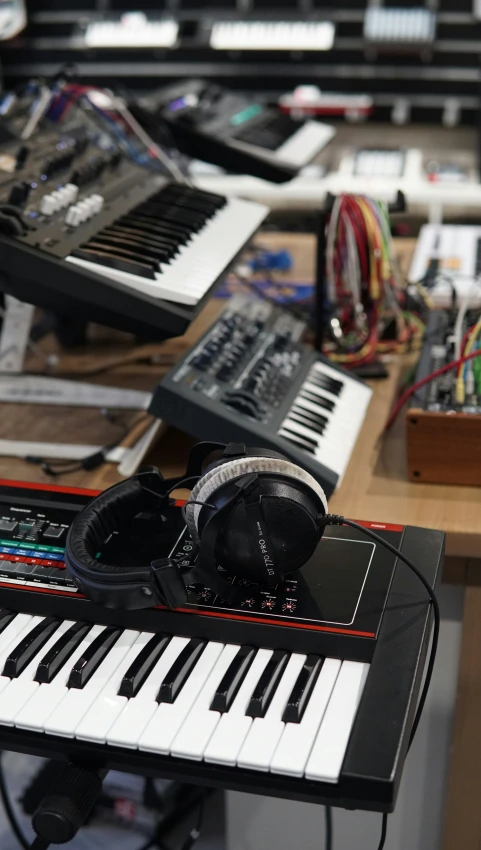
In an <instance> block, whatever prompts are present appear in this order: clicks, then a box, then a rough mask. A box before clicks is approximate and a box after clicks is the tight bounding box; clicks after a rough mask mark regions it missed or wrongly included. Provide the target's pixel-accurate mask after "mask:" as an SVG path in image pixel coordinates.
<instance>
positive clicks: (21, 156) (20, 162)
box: [15, 145, 30, 171]
mask: <svg viewBox="0 0 481 850" xmlns="http://www.w3.org/2000/svg"><path fill="white" fill-rule="evenodd" d="M29 155H30V148H29V147H28V145H22V146H21V147H19V149H18V151H17V160H16V163H15V168H16V170H17V171H19V170H20V169H21V168H23V166H24V165H25V163H26V161H27V159H28V157H29Z"/></svg>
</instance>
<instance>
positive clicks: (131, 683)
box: [118, 632, 171, 699]
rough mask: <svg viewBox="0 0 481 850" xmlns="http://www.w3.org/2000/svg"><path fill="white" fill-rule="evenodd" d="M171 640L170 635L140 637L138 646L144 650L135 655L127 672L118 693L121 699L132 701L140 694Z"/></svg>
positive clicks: (148, 634)
mask: <svg viewBox="0 0 481 850" xmlns="http://www.w3.org/2000/svg"><path fill="white" fill-rule="evenodd" d="M170 639H171V638H170V635H165V634H162V633H161V634H158V635H152V634H150V633H147V632H146V633H145V634H141V635H140V637H139V639H138V641H137V644H140V645H141V646H142V650H141V652H137V653H135V656H134V657H133V658H132V664H131V665H130V666H129V667H127V668H126V670H125V673H124V675H123V677H122V681H121V683H120V687H119V692H118V695H119V696H120V697H127V698H128V699H131V698H132V697H135V696H136V695H137V694H138V692H139V690H140V688H141V687H142V685H143V684H144V682H145V680H146V678H147V676H148V675H149V674H150V673H151V671H152V669H153V667H154V664H156V663H157V661H158V659H159V656H160V655H161V654H162V652H163V651H164V649H165V648H166V646H167V644H168V643H169V641H170ZM137 644H136V646H137Z"/></svg>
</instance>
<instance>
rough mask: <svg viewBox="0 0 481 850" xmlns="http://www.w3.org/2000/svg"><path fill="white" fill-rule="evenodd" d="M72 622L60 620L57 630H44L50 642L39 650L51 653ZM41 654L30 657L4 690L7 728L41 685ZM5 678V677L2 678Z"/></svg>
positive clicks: (2, 715)
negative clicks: (39, 662) (39, 668)
mask: <svg viewBox="0 0 481 850" xmlns="http://www.w3.org/2000/svg"><path fill="white" fill-rule="evenodd" d="M72 625H73V624H72V621H71V620H66V621H64V622H63V623H62V622H61V621H60V620H58V621H57V623H56V625H55V628H53V627H52V626H51V627H50V628H44V629H43V634H44V636H45V634H48V635H49V638H48V640H46V641H45V640H44V641H43V642H42V644H41V647H39V650H40V651H42V650H44V649H45V650H47V652H48V651H49V649H50V647H51V646H53V644H54V643H55V642H56V641H57V640H58V636H59V634H62V633H63V632H65V631H67V630H68V629H69V628H70V626H72ZM38 659H39V653H38V652H37V653H35V655H33V657H32V656H31V657H30V661H29V663H28V664H26V665H25V666H24V667H23V670H22V672H21V673H19V674H17V676H16V677H15V678H12V679H9V680H8V682H9V684H7V686H6V687H5V688H3V690H2V694H1V696H0V723H4V724H5V725H6V726H13V725H14V722H15V717H16V716H17V715H18V714H19V713H20V711H21V710H22V708H23V707H24V705H25V704H26V703H27V702H28V700H29V699H30V698H31V697H32V696H33V694H34V693H35V691H36V690H37V688H38V687H39V683H38V682H36V681H35V673H36V671H37V667H38ZM2 678H3V677H2Z"/></svg>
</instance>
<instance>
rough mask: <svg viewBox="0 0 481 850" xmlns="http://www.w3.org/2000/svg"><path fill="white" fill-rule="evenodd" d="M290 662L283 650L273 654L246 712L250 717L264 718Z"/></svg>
mask: <svg viewBox="0 0 481 850" xmlns="http://www.w3.org/2000/svg"><path fill="white" fill-rule="evenodd" d="M288 660H289V655H288V653H287V652H284V651H283V650H282V649H276V650H275V652H274V653H273V654H272V657H271V660H270V661H269V663H268V664H267V666H266V668H265V670H264V672H263V674H262V676H261V677H260V679H259V681H258V683H257V685H256V686H255V688H254V692H253V694H252V696H251V698H250V702H249V705H248V707H247V711H246V714H247V715H248V717H264V715H265V713H266V711H267V709H268V708H269V705H270V702H271V700H272V697H273V696H274V693H275V690H276V688H277V685H278V684H279V681H280V678H281V676H282V674H283V672H284V670H285V668H286V666H287V662H288Z"/></svg>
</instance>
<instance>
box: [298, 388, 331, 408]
mask: <svg viewBox="0 0 481 850" xmlns="http://www.w3.org/2000/svg"><path fill="white" fill-rule="evenodd" d="M299 395H300V396H301V398H305V399H306V401H311V402H312V403H313V404H317V405H318V406H319V407H323V408H324V410H329V411H331V412H332V411H333V410H334V408H335V406H336V405H335V404H334V402H333V401H331V399H330V398H325V397H324V396H320V395H317V393H313V392H311V391H310V390H309V389H308V388H307V387H302V389H301V391H300V393H299Z"/></svg>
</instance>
